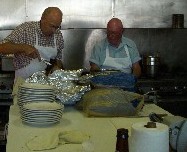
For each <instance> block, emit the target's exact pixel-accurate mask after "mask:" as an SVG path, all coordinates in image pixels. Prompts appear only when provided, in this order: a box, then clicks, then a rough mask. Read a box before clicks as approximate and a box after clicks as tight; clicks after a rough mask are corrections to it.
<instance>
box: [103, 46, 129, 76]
mask: <svg viewBox="0 0 187 152" xmlns="http://www.w3.org/2000/svg"><path fill="white" fill-rule="evenodd" d="M124 48H125V52H126V54H127V57H125V58H112V57H110V55H109V49H108V46H107V48H106V58H105V61H104V63H103V65H102V69H115V70H120V71H122V72H125V73H131V72H132V62H131V59H130V55H129V51H128V48H127V45H125V46H124Z"/></svg>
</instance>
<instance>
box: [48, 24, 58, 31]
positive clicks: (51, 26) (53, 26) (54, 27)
mask: <svg viewBox="0 0 187 152" xmlns="http://www.w3.org/2000/svg"><path fill="white" fill-rule="evenodd" d="M49 26H50V28H53V29H55V30H57V29H61V26H55V25H53V24H51V23H50V24H49Z"/></svg>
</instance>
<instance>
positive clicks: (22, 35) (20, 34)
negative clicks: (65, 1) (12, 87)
mask: <svg viewBox="0 0 187 152" xmlns="http://www.w3.org/2000/svg"><path fill="white" fill-rule="evenodd" d="M62 16H63V13H62V11H61V10H60V9H59V8H57V7H48V8H46V9H45V10H44V12H43V14H42V17H41V20H40V21H31V22H25V23H22V24H21V25H19V26H17V27H16V28H15V29H14V30H13V31H12V33H11V34H10V35H9V36H7V37H6V38H5V39H4V40H3V41H2V42H1V45H0V54H14V66H15V79H16V78H17V77H18V76H20V77H22V78H24V79H26V78H28V77H29V76H31V75H32V74H33V73H35V72H38V71H43V70H45V69H46V67H47V65H46V63H45V62H42V61H41V58H43V59H44V60H47V61H50V59H54V60H55V61H56V65H57V66H58V67H59V68H63V64H62V50H63V48H64V39H63V36H62V33H61V31H60V26H61V22H62Z"/></svg>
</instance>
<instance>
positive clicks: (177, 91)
mask: <svg viewBox="0 0 187 152" xmlns="http://www.w3.org/2000/svg"><path fill="white" fill-rule="evenodd" d="M137 88H138V93H140V94H143V95H144V97H145V102H147V103H155V104H156V105H158V106H160V107H161V108H163V109H165V110H167V111H168V112H170V113H172V114H174V115H180V116H183V117H187V110H186V109H187V77H186V76H181V77H179V76H176V77H173V76H163V77H159V78H158V79H150V78H142V79H139V80H138V83H137Z"/></svg>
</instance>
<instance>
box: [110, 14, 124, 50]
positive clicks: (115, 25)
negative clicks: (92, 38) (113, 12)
mask: <svg viewBox="0 0 187 152" xmlns="http://www.w3.org/2000/svg"><path fill="white" fill-rule="evenodd" d="M122 35H123V24H122V22H121V20H120V19H118V18H112V19H111V20H110V21H109V22H108V24H107V39H108V42H109V43H110V44H111V45H112V46H115V47H118V46H119V44H120V43H121V38H122Z"/></svg>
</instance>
